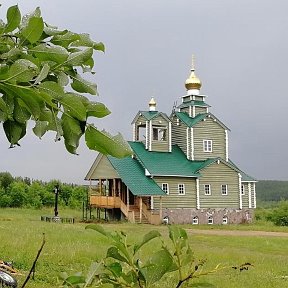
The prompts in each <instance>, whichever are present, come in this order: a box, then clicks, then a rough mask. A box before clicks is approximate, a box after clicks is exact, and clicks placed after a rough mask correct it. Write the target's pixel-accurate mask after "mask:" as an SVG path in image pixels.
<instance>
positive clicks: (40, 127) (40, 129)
mask: <svg viewBox="0 0 288 288" xmlns="http://www.w3.org/2000/svg"><path fill="white" fill-rule="evenodd" d="M47 129H48V122H47V121H36V123H35V126H34V128H33V129H32V130H33V132H34V134H35V135H36V136H37V137H39V138H40V139H41V138H42V136H43V135H44V134H45V133H46V131H47Z"/></svg>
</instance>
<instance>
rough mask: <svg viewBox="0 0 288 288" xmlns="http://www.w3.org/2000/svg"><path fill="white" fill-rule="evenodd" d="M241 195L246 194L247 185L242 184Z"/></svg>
mask: <svg viewBox="0 0 288 288" xmlns="http://www.w3.org/2000/svg"><path fill="white" fill-rule="evenodd" d="M241 195H245V185H244V184H241Z"/></svg>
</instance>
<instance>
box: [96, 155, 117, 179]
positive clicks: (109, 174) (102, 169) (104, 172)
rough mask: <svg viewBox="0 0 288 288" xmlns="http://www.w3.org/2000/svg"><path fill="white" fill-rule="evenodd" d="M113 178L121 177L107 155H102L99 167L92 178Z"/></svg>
mask: <svg viewBox="0 0 288 288" xmlns="http://www.w3.org/2000/svg"><path fill="white" fill-rule="evenodd" d="M109 178H110V179H111V178H119V175H118V173H117V172H116V170H115V169H114V168H113V166H112V165H111V163H110V162H109V160H108V158H107V157H106V156H102V158H101V159H100V161H99V163H98V165H97V167H96V168H95V170H94V171H93V173H92V175H91V179H109Z"/></svg>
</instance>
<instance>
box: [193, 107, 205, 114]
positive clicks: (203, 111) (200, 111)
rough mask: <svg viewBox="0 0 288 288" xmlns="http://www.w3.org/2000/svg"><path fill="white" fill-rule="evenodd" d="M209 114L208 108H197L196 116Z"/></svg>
mask: <svg viewBox="0 0 288 288" xmlns="http://www.w3.org/2000/svg"><path fill="white" fill-rule="evenodd" d="M206 112H207V109H206V107H197V106H196V107H195V115H197V114H201V113H202V114H204V113H206Z"/></svg>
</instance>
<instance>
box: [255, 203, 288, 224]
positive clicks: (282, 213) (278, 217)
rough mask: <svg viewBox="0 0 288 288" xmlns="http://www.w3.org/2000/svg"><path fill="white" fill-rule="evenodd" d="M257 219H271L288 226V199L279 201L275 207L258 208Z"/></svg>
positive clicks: (273, 221)
mask: <svg viewBox="0 0 288 288" xmlns="http://www.w3.org/2000/svg"><path fill="white" fill-rule="evenodd" d="M255 216H256V220H265V221H271V222H272V223H273V224H275V225H277V226H288V200H286V201H284V200H282V201H280V202H278V205H277V206H276V207H273V208H257V210H256V214H255Z"/></svg>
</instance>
